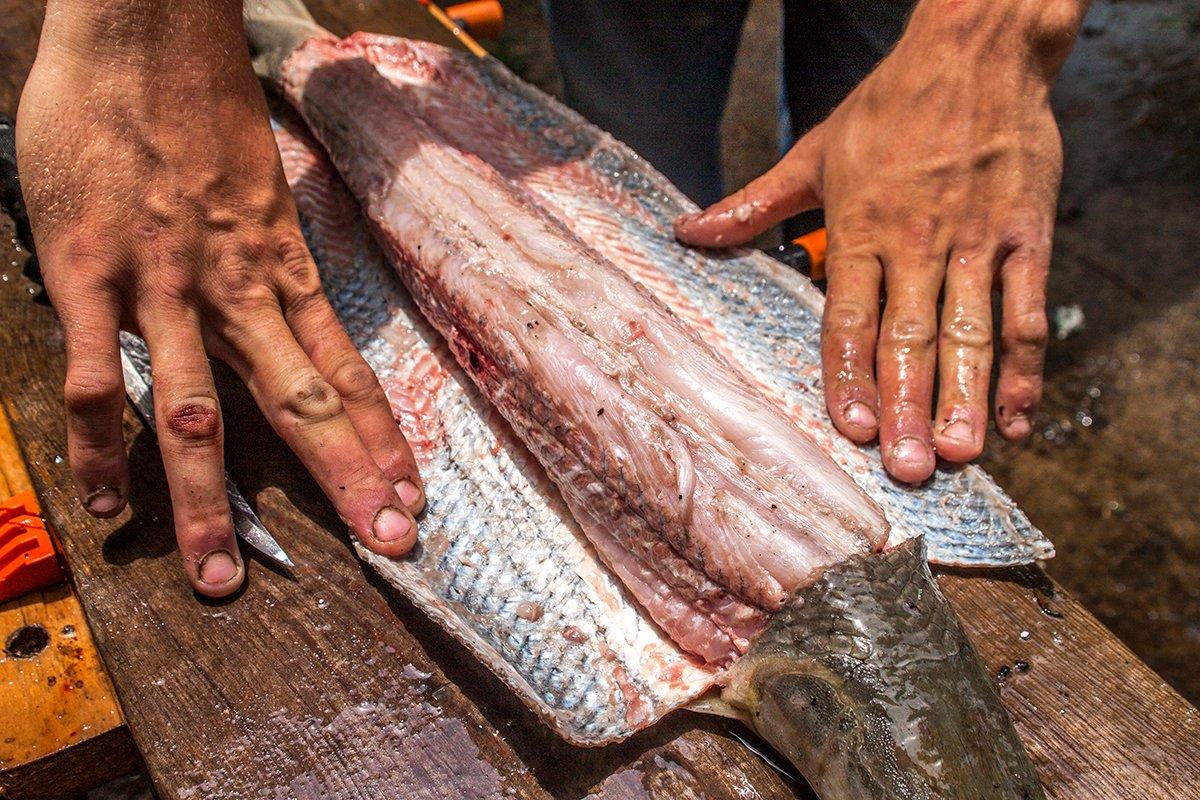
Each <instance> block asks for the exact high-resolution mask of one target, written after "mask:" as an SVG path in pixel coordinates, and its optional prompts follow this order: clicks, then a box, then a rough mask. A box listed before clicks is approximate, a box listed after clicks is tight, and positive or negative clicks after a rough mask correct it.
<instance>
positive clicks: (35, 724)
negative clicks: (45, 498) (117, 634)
mask: <svg viewBox="0 0 1200 800" xmlns="http://www.w3.org/2000/svg"><path fill="white" fill-rule="evenodd" d="M31 488H32V484H30V482H29V475H28V473H27V472H26V471H25V467H24V463H23V462H22V460H21V454H20V451H19V450H18V448H17V443H16V441H15V440H14V439H13V435H12V430H11V429H10V427H9V425H8V420H7V418H6V417H5V415H4V413H3V412H2V411H0V500H4V499H7V498H8V497H10V496H12V495H14V494H18V493H20V492H25V491H28V490H29V489H31ZM42 637H44V638H42ZM0 643H4V645H5V649H4V650H3V651H0V797H3V798H5V800H65V798H73V797H75V796H77V795H78V794H80V793H81V792H83V791H86V790H88V789H92V788H94V787H96V786H99V785H100V784H102V783H105V782H106V781H109V780H112V779H113V778H116V777H118V776H120V775H123V774H124V773H126V772H129V771H131V770H133V769H135V768H136V767H137V766H138V764H140V762H141V759H140V757H139V756H138V753H137V749H136V748H135V747H134V746H133V739H132V738H131V737H130V734H129V729H128V728H127V727H126V726H125V718H124V717H123V716H122V714H121V709H120V706H118V705H117V698H116V691H115V690H114V689H113V686H112V682H111V681H110V680H109V678H108V673H107V672H106V671H105V669H104V664H103V662H102V661H101V660H100V653H99V651H98V650H97V649H96V645H95V642H93V641H92V635H91V631H90V630H89V629H88V626H87V621H86V620H85V619H84V616H83V608H82V607H81V606H80V604H79V599H78V598H77V597H76V596H75V592H74V591H73V590H72V588H71V587H70V586H69V585H67V584H60V585H59V586H55V587H51V588H49V589H47V590H45V591H40V592H31V593H30V594H27V595H25V596H24V597H19V598H16V599H14V600H11V601H9V602H7V603H4V604H3V605H0ZM10 645H11V646H10Z"/></svg>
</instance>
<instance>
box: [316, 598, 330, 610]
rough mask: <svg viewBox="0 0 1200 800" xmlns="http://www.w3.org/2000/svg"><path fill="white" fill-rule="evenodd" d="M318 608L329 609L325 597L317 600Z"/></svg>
mask: <svg viewBox="0 0 1200 800" xmlns="http://www.w3.org/2000/svg"><path fill="white" fill-rule="evenodd" d="M317 608H329V601H328V600H326V599H325V598H324V597H318V598H317Z"/></svg>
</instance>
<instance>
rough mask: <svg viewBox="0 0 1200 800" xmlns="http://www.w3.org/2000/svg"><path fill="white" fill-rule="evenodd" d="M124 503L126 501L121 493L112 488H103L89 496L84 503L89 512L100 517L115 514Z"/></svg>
mask: <svg viewBox="0 0 1200 800" xmlns="http://www.w3.org/2000/svg"><path fill="white" fill-rule="evenodd" d="M124 503H125V500H124V498H122V497H121V493H120V492H118V491H117V490H116V489H114V488H112V487H111V486H101V487H100V488H99V489H96V490H94V491H92V492H91V493H90V494H88V496H87V499H86V500H84V501H83V505H84V507H86V508H87V510H88V512H89V513H92V514H95V515H96V516H98V517H104V516H107V515H109V514H111V513H113V512H114V511H116V510H117V509H119V508H120V507H121V506H122V505H123V504H124Z"/></svg>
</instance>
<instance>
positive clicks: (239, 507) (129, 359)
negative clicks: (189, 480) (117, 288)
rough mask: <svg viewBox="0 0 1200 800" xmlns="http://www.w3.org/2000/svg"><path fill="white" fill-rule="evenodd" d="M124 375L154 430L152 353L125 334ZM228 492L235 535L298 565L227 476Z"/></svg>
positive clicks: (136, 404) (272, 556) (289, 566)
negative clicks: (151, 374)
mask: <svg viewBox="0 0 1200 800" xmlns="http://www.w3.org/2000/svg"><path fill="white" fill-rule="evenodd" d="M121 372H122V373H124V375H125V392H126V394H128V395H129V399H130V400H132V401H133V405H134V407H135V408H136V409H137V410H138V413H139V414H141V416H142V419H143V420H145V422H146V424H147V425H149V426H150V429H151V430H154V428H155V425H154V397H153V395H152V394H151V384H152V379H151V377H150V352H149V350H147V348H146V343H145V342H144V341H142V340H141V339H140V338H139V337H137V336H135V335H133V334H132V333H127V332H125V331H122V332H121ZM225 491H226V492H227V493H228V494H229V510H230V512H231V513H232V515H233V531H234V533H236V534H237V535H238V536H240V537H241V538H242V540H243V541H245V542H246V544H248V545H250V546H251V547H253V548H254V549H255V550H257V551H258V552H260V553H262V554H263V555H264V556H266V557H267V558H268V559H270V560H271V561H272V562H274V563H275V564H278V565H279V566H281V567H285V568H287V569H292V568H294V567H295V566H296V565H295V563H294V562H293V561H292V559H291V558H289V557H288V554H287V553H285V552H284V550H283V548H282V547H280V546H279V543H278V542H276V541H275V537H274V536H272V535H271V533H270V531H268V530H267V529H266V527H265V526H264V525H263V524H262V521H261V520H260V519H259V518H258V515H257V514H255V513H254V509H252V508H250V504H249V503H247V502H246V498H245V497H243V496H242V493H241V492H240V491H239V490H238V488H237V486H235V485H234V483H233V481H232V480H230V479H229V475H226V476H225Z"/></svg>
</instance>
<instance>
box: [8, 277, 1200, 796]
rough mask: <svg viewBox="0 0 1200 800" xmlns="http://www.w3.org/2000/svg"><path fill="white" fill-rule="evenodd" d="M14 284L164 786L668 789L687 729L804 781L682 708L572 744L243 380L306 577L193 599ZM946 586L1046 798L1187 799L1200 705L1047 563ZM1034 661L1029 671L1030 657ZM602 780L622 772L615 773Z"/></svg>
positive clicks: (137, 466)
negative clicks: (108, 516)
mask: <svg viewBox="0 0 1200 800" xmlns="http://www.w3.org/2000/svg"><path fill="white" fill-rule="evenodd" d="M13 283H19V282H12V281H10V282H9V283H8V284H3V285H0V314H3V316H4V318H5V319H6V320H12V322H13V324H11V325H9V326H7V327H6V332H5V333H4V341H3V342H0V345H2V346H0V373H3V375H4V382H3V391H4V398H5V402H6V403H7V404H8V405H9V407H10V409H11V410H12V418H13V422H14V427H15V428H16V430H17V433H18V436H19V438H21V440H22V442H23V444H24V445H25V447H26V450H27V455H28V456H29V457H30V460H31V463H32V464H33V478H34V483H35V485H36V486H37V487H38V489H39V492H40V494H41V497H42V499H43V502H44V503H45V505H46V508H47V512H48V516H49V517H50V519H51V521H52V522H53V523H54V524H55V525H57V526H58V527H59V529H60V530H69V531H71V532H72V535H71V536H70V537H69V538H68V539H67V541H66V548H67V553H68V556H69V558H70V561H71V564H72V569H73V570H74V571H75V574H76V578H77V580H78V583H79V587H80V591H81V594H82V595H83V597H84V600H85V605H86V607H87V610H88V614H89V617H90V619H91V620H92V621H93V623H94V625H95V628H96V633H97V639H98V641H99V642H100V644H101V647H102V650H103V652H104V654H105V657H106V659H107V660H108V662H109V664H110V667H111V670H112V673H113V677H114V680H115V682H116V684H117V687H118V691H119V692H120V694H121V697H122V700H123V702H124V704H125V706H126V709H127V713H128V714H129V719H130V722H131V725H132V727H133V730H134V734H135V738H136V739H137V741H138V743H139V744H140V745H141V747H142V749H143V750H144V752H145V754H146V758H147V763H148V765H149V767H150V770H151V773H152V775H153V776H154V778H155V781H156V782H157V785H158V788H159V790H160V792H161V793H162V795H163V797H166V798H172V797H194V796H197V795H204V796H206V797H235V796H239V794H245V793H247V792H249V791H251V790H252V789H254V788H257V787H259V786H261V785H263V784H269V785H273V786H292V787H301V788H302V787H308V786H312V787H316V786H321V787H324V788H326V789H333V790H336V791H339V792H341V793H342V795H343V796H346V797H366V796H411V797H422V796H433V795H430V794H429V793H430V792H431V791H432V790H431V789H430V787H431V786H433V785H437V786H438V787H439V788H438V790H437V791H438V796H449V797H455V796H464V797H471V796H487V795H486V791H485V790H490V789H495V788H496V787H497V786H501V787H504V788H506V789H507V790H509V791H511V792H513V793H514V794H515V796H518V797H539V796H545V795H546V794H547V793H549V794H551V795H553V796H556V797H580V796H582V795H583V794H585V793H586V789H587V788H588V787H590V786H598V787H599V788H598V791H599V790H603V791H615V788H614V787H617V786H625V785H626V784H628V783H629V782H630V781H633V780H634V779H635V778H636V779H637V781H638V782H641V783H642V784H643V785H644V786H647V787H649V788H648V789H647V791H648V792H649V796H651V797H655V798H660V797H661V798H667V797H668V796H669V795H671V794H672V793H673V792H674V791H675V790H674V789H672V788H671V787H672V786H673V784H671V783H670V782H669V781H667V780H666V778H663V777H662V776H661V775H660V777H659V778H654V775H657V774H659V772H661V770H659V771H658V772H655V769H652V767H654V768H657V766H659V765H660V764H659V761H657V760H656V759H660V758H661V757H662V756H663V753H664V752H665V751H663V750H661V749H659V750H655V748H662V747H668V748H670V747H675V750H674V751H672V752H675V753H682V752H684V751H682V750H680V749H679V747H678V746H677V745H676V744H674V743H675V742H676V741H677V740H678V738H679V737H681V736H682V737H685V741H686V742H688V743H691V745H692V746H693V748H695V747H696V746H697V745H696V744H695V743H696V742H702V743H703V747H704V751H703V752H707V753H711V757H708V756H706V757H704V758H698V759H696V760H695V761H694V763H692V762H689V763H688V764H687V768H686V771H688V772H689V773H690V774H691V775H692V776H693V777H694V778H695V779H696V780H697V781H699V782H700V784H701V785H705V786H710V785H711V786H722V785H730V786H736V785H738V784H739V783H740V782H741V781H742V780H745V781H747V782H749V785H751V786H753V787H754V789H755V791H757V792H758V794H759V796H761V797H768V798H783V797H787V796H789V795H790V794H791V792H792V789H791V787H789V786H788V784H787V782H786V781H784V780H782V779H781V778H779V777H778V776H776V775H774V774H773V773H771V772H769V771H767V770H765V769H764V768H763V767H762V765H761V764H760V763H758V762H757V761H756V760H755V759H754V757H752V756H750V755H749V753H748V751H745V750H744V749H742V748H741V747H740V745H737V744H736V742H734V741H733V740H732V739H731V738H730V737H729V736H728V735H727V734H726V733H725V732H724V729H723V728H722V727H721V725H722V723H717V722H707V721H701V720H700V718H698V717H693V716H690V715H687V714H686V713H681V714H677V715H674V716H673V717H671V718H668V719H667V720H665V721H664V722H663V723H662V724H661V725H660V726H657V727H656V728H655V729H653V730H651V731H648V732H645V733H644V734H643V735H640V736H638V737H634V739H632V740H631V741H630V742H627V743H625V744H623V745H620V746H617V747H613V748H605V749H603V750H600V751H579V750H575V749H573V748H570V747H569V746H567V745H565V744H564V743H562V742H560V741H558V740H557V739H556V738H555V737H554V736H553V734H551V733H550V732H549V731H547V730H545V729H544V728H543V727H542V726H540V725H539V724H538V723H537V722H536V720H534V719H533V718H532V716H531V715H529V714H528V713H527V712H525V711H524V710H523V709H522V708H520V707H519V705H517V703H516V700H515V698H513V697H511V695H510V694H509V693H507V692H506V691H504V690H503V688H501V687H500V686H499V684H498V683H497V682H496V681H495V680H494V679H492V678H491V677H490V676H489V675H487V673H486V672H485V671H483V669H482V667H480V666H479V665H477V664H474V663H473V662H472V661H471V659H470V658H469V656H467V655H466V654H465V653H464V652H463V650H462V648H460V647H458V646H457V645H455V644H454V643H453V642H452V641H451V640H449V639H448V638H447V637H446V636H445V635H444V634H442V633H441V632H440V631H438V630H437V629H436V627H435V626H433V625H432V624H431V623H429V622H428V621H427V620H425V619H424V618H422V617H421V616H420V615H419V614H418V613H417V612H415V610H414V609H412V608H411V607H410V606H408V605H407V604H406V603H404V602H403V601H401V600H399V599H397V598H395V597H392V596H391V595H390V594H389V592H388V591H387V590H386V588H384V587H383V585H382V584H381V583H380V582H379V581H377V580H376V579H375V578H374V577H373V576H372V575H370V574H367V573H365V572H364V571H363V569H362V568H361V567H360V566H358V564H357V563H356V562H355V560H354V559H353V557H352V555H351V554H350V552H349V550H348V548H347V546H346V542H345V540H344V537H343V536H342V534H341V533H340V530H341V525H340V524H339V523H338V522H337V520H336V518H334V517H333V515H332V513H331V511H330V510H329V509H328V507H327V506H326V504H325V503H324V501H323V500H321V499H320V493H319V492H318V490H317V489H316V487H315V486H314V485H313V484H311V482H309V481H308V480H307V479H305V478H303V477H302V475H303V470H302V468H301V467H300V465H299V464H298V463H297V462H295V461H294V459H292V457H291V456H289V455H288V454H287V453H286V452H285V451H284V450H283V449H282V448H281V447H280V446H279V445H278V444H277V443H275V442H274V441H273V437H272V436H271V435H270V433H269V431H268V429H267V428H266V426H265V424H264V423H263V422H262V421H261V420H260V419H258V418H257V415H256V413H255V412H254V411H253V410H252V408H251V406H250V405H249V403H248V401H247V399H246V398H245V396H244V395H243V396H240V397H239V396H237V395H234V396H232V397H231V396H230V395H229V394H228V392H227V393H226V395H225V396H226V398H227V400H226V408H227V412H228V413H227V416H228V418H229V423H230V441H232V442H237V443H238V446H236V447H231V448H230V450H231V452H230V457H231V459H230V460H231V467H232V470H233V472H234V474H235V476H236V478H237V480H239V482H240V483H242V484H243V485H244V487H246V488H247V489H249V490H250V491H251V494H252V496H253V494H254V492H255V490H260V491H259V492H258V497H259V501H258V502H259V509H260V512H262V515H263V518H264V520H265V521H266V523H267V525H268V526H269V527H270V528H271V529H272V530H273V531H275V532H276V533H277V534H278V535H279V536H280V537H281V538H282V539H283V541H284V543H285V544H286V546H287V547H288V549H289V550H290V551H292V552H293V555H294V556H297V557H298V558H299V560H300V563H302V564H303V565H304V566H303V567H302V568H301V569H300V570H298V571H297V576H296V578H297V580H296V581H291V580H288V579H287V578H286V577H284V576H282V575H279V574H276V573H273V572H271V571H270V570H268V569H266V568H264V567H263V566H262V565H261V564H260V563H257V562H254V561H252V562H251V565H250V580H249V582H248V586H247V589H246V590H245V591H244V592H243V593H241V594H240V595H238V596H237V598H236V599H235V600H233V601H230V602H226V603H221V604H209V603H201V602H200V601H198V600H196V599H195V598H193V597H191V596H190V595H189V594H188V592H187V591H186V588H185V584H184V581H183V579H182V577H181V572H180V564H179V557H178V554H177V552H176V551H175V550H174V545H173V543H172V542H171V541H170V533H169V524H167V523H166V522H165V520H168V519H169V511H168V509H167V506H166V503H165V496H166V492H165V487H164V484H163V478H162V475H161V471H160V467H159V466H158V464H157V457H156V450H155V447H154V445H153V441H152V438H151V437H150V436H149V434H147V433H146V432H145V431H143V430H142V429H141V427H140V425H139V424H138V423H137V421H136V419H134V418H133V417H132V416H130V417H127V427H128V433H129V435H130V438H131V441H132V442H133V446H132V452H131V458H132V462H133V465H134V475H135V501H134V510H133V513H132V514H131V515H126V516H125V517H122V518H120V519H119V520H118V521H117V522H116V523H102V522H98V521H94V520H91V519H90V518H88V517H87V516H86V515H84V514H82V513H81V512H80V511H79V509H78V506H77V503H76V502H75V500H74V498H73V496H72V493H71V488H70V481H69V478H68V476H67V474H66V469H65V465H63V464H61V463H56V459H55V456H57V455H59V454H61V453H62V452H63V448H64V441H63V430H62V419H61V413H60V411H59V399H58V391H59V390H58V387H59V385H60V382H61V375H62V356H61V353H60V348H61V337H60V335H59V332H58V329H57V326H56V325H55V323H54V321H53V317H52V314H51V312H50V311H49V310H48V309H46V308H44V307H40V306H37V305H35V304H33V303H31V302H30V301H29V294H28V293H27V292H26V291H25V287H23V286H19V285H13ZM942 583H943V586H944V587H945V588H946V591H947V593H948V594H949V596H950V597H951V599H952V601H953V602H954V603H955V605H956V607H957V608H958V610H959V612H960V615H961V616H962V618H963V619H964V621H965V623H966V624H967V627H968V630H969V631H970V633H971V634H972V637H973V639H974V640H975V641H976V643H977V644H978V645H979V647H980V649H981V651H982V652H983V654H984V657H985V659H986V660H987V661H988V664H989V666H990V668H992V669H993V670H995V671H996V672H997V673H998V672H999V670H1000V667H1001V666H1002V665H1006V666H1009V667H1010V669H1011V670H1012V672H1010V674H1009V676H1008V678H1007V680H1005V681H1004V698H1005V702H1006V704H1007V706H1008V708H1009V709H1010V711H1011V712H1012V714H1013V715H1014V718H1015V719H1016V720H1017V724H1018V726H1019V727H1020V728H1021V730H1022V733H1023V734H1024V737H1025V740H1026V742H1027V743H1028V745H1029V747H1030V750H1031V753H1032V754H1033V756H1034V758H1035V760H1036V762H1037V763H1038V766H1039V768H1040V770H1041V774H1042V776H1043V779H1044V780H1045V781H1046V783H1047V786H1048V787H1049V791H1050V794H1051V796H1052V797H1055V798H1080V799H1081V800H1082V798H1102V799H1105V798H1133V797H1138V798H1176V797H1180V796H1186V794H1187V792H1188V791H1189V790H1190V789H1191V788H1193V787H1194V786H1195V785H1196V784H1197V774H1196V765H1197V764H1198V763H1200V731H1198V730H1197V722H1196V719H1197V718H1196V711H1195V709H1193V708H1192V707H1191V706H1189V705H1188V704H1187V703H1185V702H1184V701H1183V700H1182V699H1181V698H1180V697H1179V696H1178V695H1176V694H1175V693H1174V692H1172V691H1171V690H1170V689H1169V688H1167V687H1165V686H1164V685H1162V683H1161V681H1158V680H1157V678H1156V676H1154V674H1153V673H1152V672H1151V671H1150V670H1148V669H1147V668H1146V667H1145V666H1144V665H1142V664H1140V662H1137V660H1136V659H1135V658H1134V657H1133V656H1132V654H1130V653H1129V652H1128V650H1126V649H1125V648H1124V647H1123V646H1122V645H1121V644H1120V643H1119V642H1117V641H1116V640H1115V639H1114V638H1113V637H1112V636H1111V635H1110V634H1108V633H1107V631H1105V630H1104V629H1103V628H1102V627H1101V626H1100V625H1099V624H1098V623H1096V621H1095V620H1094V619H1093V618H1092V617H1091V616H1090V615H1088V614H1087V613H1086V612H1085V611H1083V610H1082V609H1081V608H1080V607H1079V606H1078V605H1077V604H1075V603H1074V602H1073V601H1071V600H1070V599H1069V598H1068V597H1066V595H1064V594H1062V593H1061V592H1058V591H1057V590H1055V589H1053V588H1052V587H1051V585H1050V584H1048V583H1047V582H1046V581H1045V579H1044V576H1041V574H1040V572H1036V571H1034V572H1029V571H1014V572H1008V573H1004V572H997V573H993V574H990V575H987V576H981V575H971V576H967V575H962V574H958V573H951V574H948V575H944V576H943V577H942ZM1039 600H1040V601H1041V603H1040V604H1039ZM1042 606H1046V607H1048V608H1050V609H1052V610H1054V613H1056V614H1061V615H1062V616H1061V617H1056V616H1051V615H1048V614H1046V613H1044V612H1043V611H1042V610H1041V608H1042ZM1022 631H1029V636H1028V637H1026V638H1025V639H1022V638H1021V632H1022ZM418 639H419V640H420V641H421V642H424V643H425V644H426V645H427V646H426V647H422V646H421V644H420V643H418ZM431 653H433V654H436V655H433V656H431V655H430V654H431ZM1019 660H1020V661H1025V662H1027V663H1028V664H1030V668H1029V669H1028V670H1026V671H1020V670H1017V669H1015V665H1016V662H1017V661H1019ZM1064 693H1065V694H1064ZM697 737H699V738H697ZM634 773H637V774H634ZM618 775H623V777H613V776H618ZM639 776H641V777H639ZM645 776H650V777H648V778H647V777H645ZM606 779H612V780H614V781H617V782H616V783H613V784H609V786H608V788H607V789H606V788H604V786H605V780H606ZM480 791H484V794H483V795H480V794H477V793H478V792H480ZM602 796H603V795H602Z"/></svg>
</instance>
